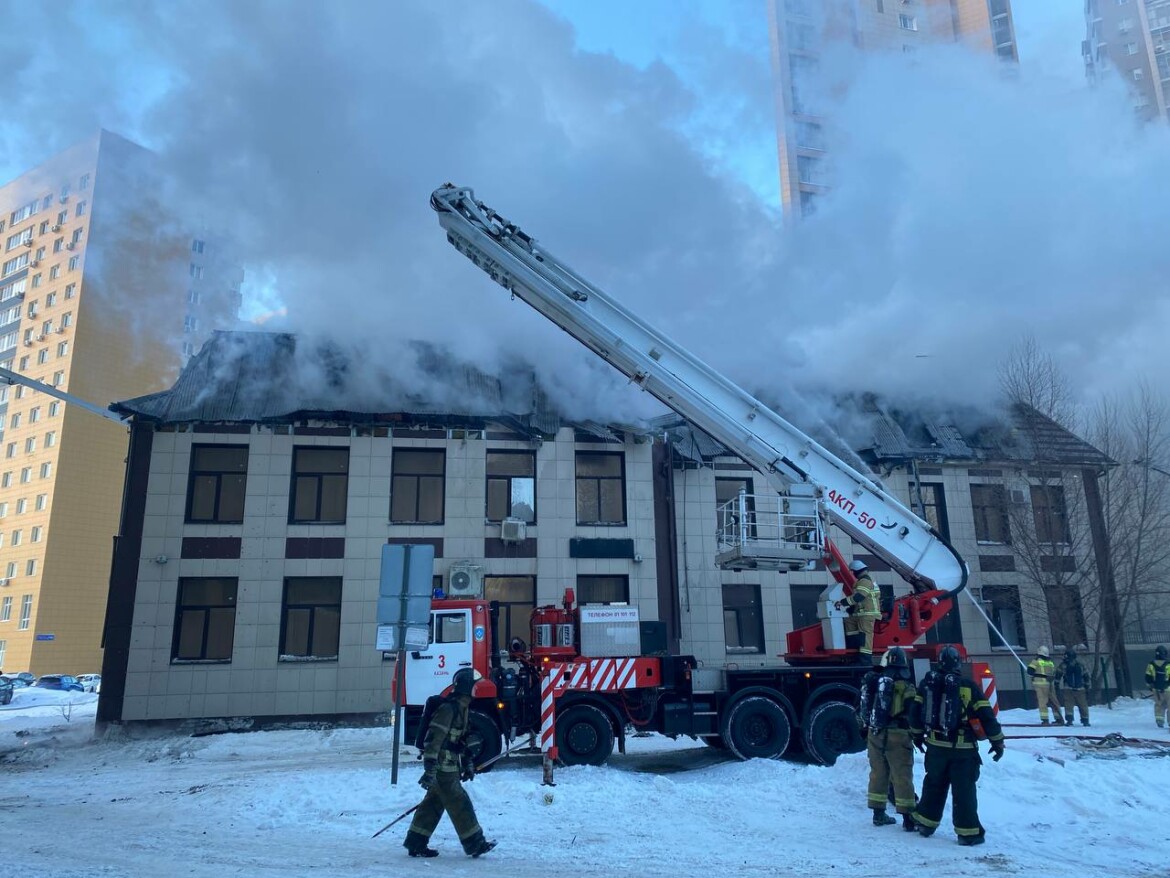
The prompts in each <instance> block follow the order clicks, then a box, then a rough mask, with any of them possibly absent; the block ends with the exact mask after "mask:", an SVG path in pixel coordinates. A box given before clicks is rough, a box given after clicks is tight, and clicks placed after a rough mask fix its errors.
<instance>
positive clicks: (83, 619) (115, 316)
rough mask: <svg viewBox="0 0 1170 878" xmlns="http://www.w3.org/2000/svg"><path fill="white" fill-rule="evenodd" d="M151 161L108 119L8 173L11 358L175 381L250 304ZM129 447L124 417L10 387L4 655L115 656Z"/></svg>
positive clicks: (5, 423)
mask: <svg viewBox="0 0 1170 878" xmlns="http://www.w3.org/2000/svg"><path fill="white" fill-rule="evenodd" d="M152 171H153V163H152V156H151V154H150V153H149V152H148V151H146V150H144V149H142V148H141V147H139V146H137V145H135V144H133V143H131V142H129V141H127V140H125V139H123V138H121V137H118V136H117V135H114V134H111V133H109V132H106V131H102V132H100V133H99V134H98V135H96V136H95V137H93V138H91V139H89V140H87V141H85V142H83V143H80V144H78V145H76V146H74V147H72V148H71V149H69V150H67V151H65V152H63V153H61V154H60V155H57V156H55V157H54V158H52V159H50V160H49V161H47V162H45V163H44V164H42V165H40V166H38V167H37V168H34V169H32V170H30V171H29V172H27V173H25V174H23V175H21V176H20V177H18V178H17V179H15V180H13V181H11V182H9V183H7V184H6V185H4V186H2V187H0V245H2V247H3V249H2V252H0V366H4V367H5V368H7V369H10V370H13V371H16V372H19V373H21V374H22V375H25V376H29V377H31V378H34V379H36V380H39V381H42V382H44V383H47V384H51V385H53V386H54V387H56V388H58V389H60V390H63V391H67V392H68V393H70V394H71V395H73V396H76V397H79V398H81V399H85V400H87V401H90V402H95V403H97V404H105V403H107V402H108V401H110V400H113V399H118V398H124V397H125V396H126V395H127V394H135V393H144V392H147V391H150V390H154V389H159V388H162V387H165V386H166V385H167V384H168V383H169V382H170V381H171V380H173V376H174V375H175V374H176V372H177V369H178V367H179V365H180V362H181V352H182V351H183V350H184V345H186V350H188V351H193V350H194V349H195V346H196V344H197V343H198V342H199V341H200V338H199V335H200V333H201V332H203V333H204V334H205V330H206V328H208V327H209V326H210V325H211V324H212V323H215V322H217V321H216V320H215V319H212V318H211V317H210V316H209V315H216V316H217V317H223V316H225V315H229V314H232V313H234V311H235V310H236V309H238V295H239V282H240V276H239V272H238V270H236V269H228V268H226V267H225V264H224V263H220V262H214V255H213V254H206V255H205V254H204V253H201V252H193V251H195V250H196V249H198V248H199V247H201V246H203V244H202V242H201V241H199V240H197V239H194V240H193V239H192V238H191V236H190V235H189V234H188V233H180V232H179V231H178V230H177V227H176V225H175V223H174V221H173V219H172V217H171V214H170V212H169V211H168V210H167V209H166V205H165V204H164V199H163V196H162V195H161V190H160V187H159V186H158V185H157V183H156V180H155V178H154V176H153V174H152ZM208 258H211V259H212V260H213V262H214V265H215V269H214V270H213V271H207V270H206V269H204V268H203V267H202V266H203V262H204V261H205V260H206V259H208ZM197 274H198V275H201V276H200V277H196V275H197ZM209 285H210V289H209V290H208V291H207V292H204V289H205V288H207V287H208V286H209ZM125 456H126V431H125V429H123V428H121V427H119V426H118V425H117V424H115V423H112V422H109V421H104V420H102V419H101V418H97V417H95V416H94V415H92V414H90V413H88V412H85V411H83V410H81V409H79V408H75V407H72V406H70V405H68V404H67V403H63V402H60V401H57V400H55V399H52V398H51V397H49V396H47V395H45V394H42V393H40V392H38V391H36V390H33V389H30V388H27V387H24V386H21V385H13V386H3V387H0V666H3V667H5V668H6V669H8V670H31V671H32V672H33V673H35V674H38V675H39V674H46V673H54V672H63V673H72V674H76V673H87V672H92V671H95V670H96V669H97V668H98V667H100V664H101V657H102V652H101V631H102V620H103V617H104V614H105V603H106V594H107V592H108V581H107V576H106V573H105V570H106V568H107V565H108V561H109V558H110V551H111V542H112V539H113V536H114V534H115V533H117V529H118V513H119V506H118V504H119V498H120V497H121V494H122V485H123V474H124V460H125Z"/></svg>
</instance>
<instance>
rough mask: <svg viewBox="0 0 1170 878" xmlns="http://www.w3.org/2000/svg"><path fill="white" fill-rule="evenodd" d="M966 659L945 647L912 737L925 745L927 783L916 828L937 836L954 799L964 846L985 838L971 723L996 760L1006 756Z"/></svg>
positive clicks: (925, 684) (926, 685)
mask: <svg viewBox="0 0 1170 878" xmlns="http://www.w3.org/2000/svg"><path fill="white" fill-rule="evenodd" d="M961 665H962V658H961V657H960V655H959V651H958V650H957V649H955V647H953V646H944V647H943V649H942V652H940V653H939V657H938V669H937V670H934V671H931V672H930V673H929V674H927V675H926V678H925V679H924V680H923V681H922V685H921V686H919V687H918V694H919V696H921V699H922V701H921V703H920V704H917V705H916V706H915V716H914V718H913V719H912V720H911V734H912V735H913V736H914V742H915V745H916V746H917V745H919V744H921V743H923V742H924V741H925V744H926V759H925V763H926V778H925V779H924V780H923V781H922V798H921V799H920V800H919V802H918V807H917V808H916V809H915V810H914V822H915V823H917V824H918V831H919V833H921V834H922V835H924V836H930V835H933V834H934V831H935V830H936V829H938V825H939V822H940V821H941V820H942V813H943V806H944V805H945V804H946V801H947V792H948V790H949V791H950V793H951V795H952V797H953V798H952V802H951V806H952V815H951V816H952V820H953V822H954V826H955V834H956V835H958V837H959V844H962V845H975V844H983V840H984V836H985V835H986V833H985V831H984V829H983V825H982V824H981V823H980V822H979V806H978V800H977V797H976V792H975V785H976V782H977V781H978V780H979V766H980V765H981V764H982V760H981V759H980V758H979V750H978V749H977V745H978V741H977V739H976V734H975V730H974V729H973V728H972V726H971V721H972V720H978V721H979V723H980V725H982V727H983V732H984V733H985V734H986V736H987V740H988V741H989V742H990V743H991V752H992V754H993V756H992V759H994V760H995V761H996V762H998V761H999V759H1000V757H1001V756H1003V730H1002V729H1000V727H999V721H998V720H996V718H995V711H994V710H992V708H991V704H990V703H988V701H987V697H986V696H985V695H984V694H983V690H982V689H981V688H979V684H978V683H976V682H975V681H974V680H971V679H969V678H967V677H964V676H963V675H962V671H961Z"/></svg>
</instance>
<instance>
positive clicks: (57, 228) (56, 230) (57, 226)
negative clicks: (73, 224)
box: [52, 223, 61, 232]
mask: <svg viewBox="0 0 1170 878" xmlns="http://www.w3.org/2000/svg"><path fill="white" fill-rule="evenodd" d="M52 230H53V231H54V232H59V231H61V224H60V223H58V224H57V225H55V226H53V229H52Z"/></svg>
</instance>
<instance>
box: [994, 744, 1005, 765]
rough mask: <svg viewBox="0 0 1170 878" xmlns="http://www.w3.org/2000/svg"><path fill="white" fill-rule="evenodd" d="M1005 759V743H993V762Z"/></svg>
mask: <svg viewBox="0 0 1170 878" xmlns="http://www.w3.org/2000/svg"><path fill="white" fill-rule="evenodd" d="M1002 758H1003V741H992V742H991V761H992V762H999V760H1000V759H1002Z"/></svg>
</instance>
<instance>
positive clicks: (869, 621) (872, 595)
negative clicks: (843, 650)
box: [836, 560, 882, 664]
mask: <svg viewBox="0 0 1170 878" xmlns="http://www.w3.org/2000/svg"><path fill="white" fill-rule="evenodd" d="M849 569H850V570H851V571H853V574H854V575H855V576H856V577H857V580H856V581H855V582H854V583H853V593H852V594H850V595H849V597H847V598H844V599H843V600H840V601H837V604H836V606H837V609H839V610H840V609H848V610H849V618H848V619H846V620H845V642H846V643H849V641H850V637H851V635H856V634H862V635H864V637H865V640H864V641H863V642H862V644H861V650H860V652H861V660H862V663H863V664H869V663H871V662H872V661H873V626H874V623H875V622H877V620H878V619H879V618H880V617H881V614H882V613H881V608H880V607H879V606H878V597H879V592H878V587H877V586H876V585H874V582H873V579H872V578H871V577H870V575H869V567H868V566H867V565H866V563H865V562H864V561H861V560H855V561H850V562H849Z"/></svg>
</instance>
